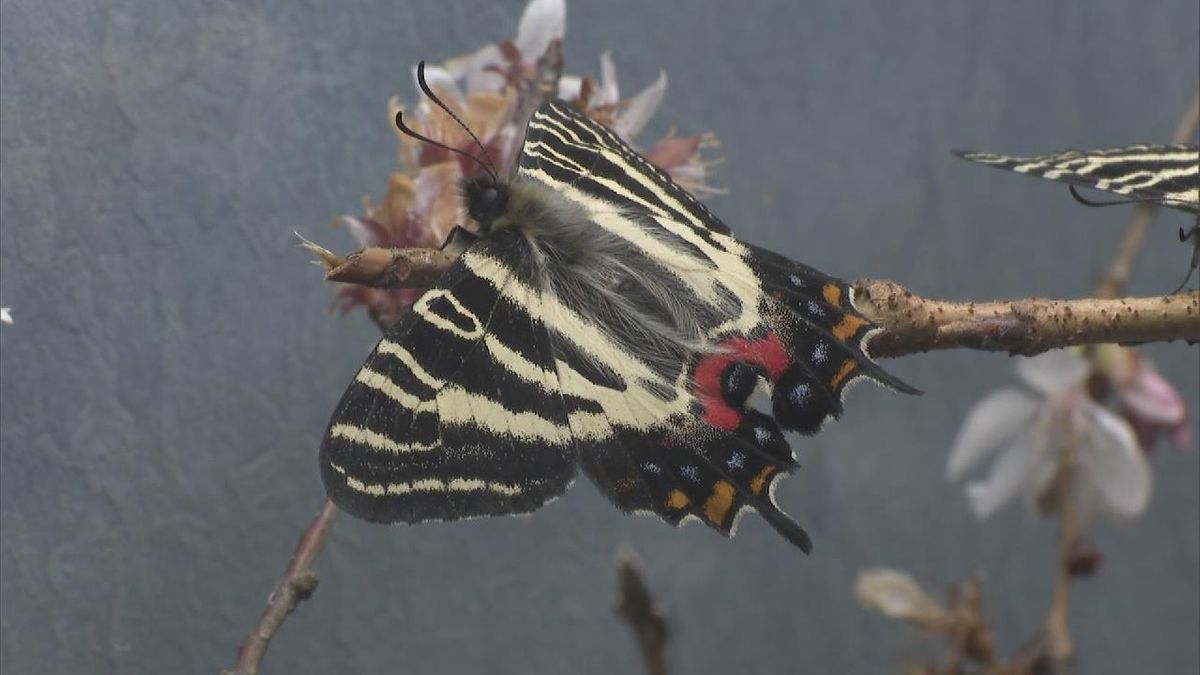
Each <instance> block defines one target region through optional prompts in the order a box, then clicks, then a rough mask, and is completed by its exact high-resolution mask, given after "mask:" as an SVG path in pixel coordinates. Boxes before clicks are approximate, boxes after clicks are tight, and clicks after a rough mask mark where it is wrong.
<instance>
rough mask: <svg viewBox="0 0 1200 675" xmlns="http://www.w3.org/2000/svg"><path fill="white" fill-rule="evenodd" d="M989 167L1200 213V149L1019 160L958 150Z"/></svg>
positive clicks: (1135, 148) (1142, 148)
mask: <svg viewBox="0 0 1200 675" xmlns="http://www.w3.org/2000/svg"><path fill="white" fill-rule="evenodd" d="M954 154H955V155H957V156H959V157H962V158H963V159H968V160H971V161H973V162H979V163H981V164H986V165H988V166H994V167H999V168H1002V169H1008V170H1010V171H1016V172H1017V173H1024V174H1029V175H1032V176H1040V177H1042V178H1048V179H1050V180H1055V181H1059V182H1062V183H1068V184H1070V185H1073V186H1078V187H1086V188H1091V189H1094V190H1101V191H1104V192H1109V193H1112V194H1115V195H1120V196H1121V197H1125V198H1127V199H1132V200H1138V201H1150V202H1155V203H1158V204H1161V205H1163V206H1167V207H1170V208H1175V209H1179V210H1181V211H1187V212H1189V213H1194V214H1200V148H1197V147H1196V146H1186V145H1131V146H1127V147H1122V148H1108V149H1104V150H1087V151H1079V150H1070V151H1067V152H1060V153H1056V154H1053V155H1036V156H1027V157H1017V156H1009V155H994V154H990V153H983V152H965V151H956V152H955V153H954Z"/></svg>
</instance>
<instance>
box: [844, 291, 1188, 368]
mask: <svg viewBox="0 0 1200 675" xmlns="http://www.w3.org/2000/svg"><path fill="white" fill-rule="evenodd" d="M855 289H856V291H857V297H856V299H857V300H858V306H859V309H860V310H862V312H863V314H864V315H866V317H867V318H868V319H870V320H871V321H873V322H875V323H877V324H879V325H880V326H881V327H882V328H883V329H884V330H883V333H882V334H880V335H879V336H878V337H876V338H875V339H874V341H872V343H871V353H872V354H874V355H875V356H879V357H893V356H903V355H905V354H912V353H915V352H925V351H931V350H935V349H981V350H985V351H1005V352H1010V353H1013V354H1024V355H1026V356H1028V355H1032V354H1038V353H1040V352H1044V351H1046V350H1048V349H1056V348H1060V347H1070V346H1074V345H1086V344H1097V343H1108V342H1122V343H1133V342H1161V341H1169V340H1180V339H1185V340H1197V339H1200V293H1197V292H1194V291H1191V292H1186V293H1178V294H1176V295H1167V296H1159V297H1149V298H1119V299H1114V300H1107V299H1099V298H1083V299H1078V300H1050V299H1045V298H1023V299H1020V300H1001V301H996V302H952V301H946V300H931V299H928V298H923V297H921V296H918V295H915V294H913V293H911V292H910V291H908V290H907V289H905V288H904V287H903V286H901V285H899V284H897V283H895V282H891V281H870V280H866V281H860V282H858V283H856V284H855Z"/></svg>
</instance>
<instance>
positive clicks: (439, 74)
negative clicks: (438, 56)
mask: <svg viewBox="0 0 1200 675" xmlns="http://www.w3.org/2000/svg"><path fill="white" fill-rule="evenodd" d="M412 76H413V85H414V86H416V84H417V69H416V68H415V67H414V68H413V69H412ZM425 83H426V84H428V85H429V88H430V89H432V90H434V91H435V92H440V93H442V94H445V95H446V96H451V97H453V98H455V99H457V100H459V101H463V100H465V99H464V98H463V94H462V90H461V89H459V88H458V83H457V82H455V81H454V76H453V75H451V74H450V71H448V70H446V69H445V68H442V67H441V66H429V65H427V66H425ZM421 100H422V101H424V100H425V99H424V96H422V97H421Z"/></svg>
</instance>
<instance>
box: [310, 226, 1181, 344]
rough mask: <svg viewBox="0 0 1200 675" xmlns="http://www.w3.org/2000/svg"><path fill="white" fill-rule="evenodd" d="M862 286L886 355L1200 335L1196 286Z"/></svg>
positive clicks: (429, 272)
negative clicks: (956, 293) (1015, 296)
mask: <svg viewBox="0 0 1200 675" xmlns="http://www.w3.org/2000/svg"><path fill="white" fill-rule="evenodd" d="M309 248H313V246H312V245H309ZM319 250H320V255H321V257H322V260H323V261H324V262H323V264H324V265H325V267H326V269H327V273H326V275H325V278H326V279H327V280H329V281H339V282H345V283H357V284H363V285H366V286H375V287H379V288H418V287H424V286H428V285H429V284H430V283H431V282H432V281H433V280H434V279H437V278H438V277H439V276H440V275H441V274H442V273H443V272H445V271H446V270H447V269H449V267H450V265H451V264H452V263H453V262H454V259H453V257H452V256H450V255H449V254H446V253H443V252H442V251H433V250H428V249H380V248H367V249H363V250H362V251H359V252H358V253H354V254H352V255H350V256H348V257H346V258H339V257H338V256H336V255H334V254H332V253H329V252H328V251H325V250H324V249H319ZM854 287H855V292H856V298H857V301H858V306H859V309H860V310H861V311H862V312H863V314H864V315H866V317H867V318H868V319H870V320H871V321H873V322H875V323H877V324H879V325H880V326H881V327H882V328H883V329H884V331H883V333H881V334H880V335H878V336H877V337H876V338H875V339H874V340H873V341H872V343H871V352H872V354H874V355H875V356H879V357H896V356H904V355H906V354H914V353H918V352H926V351H932V350H935V349H980V350H985V351H1006V352H1010V353H1013V354H1025V355H1031V354H1037V353H1040V352H1043V351H1046V350H1048V349H1055V348H1059V347H1069V346H1074V345H1085V344H1097V343H1106V342H1121V343H1136V342H1161V341H1167V340H1180V339H1185V340H1197V339H1200V294H1198V293H1196V292H1194V291H1189V292H1184V293H1178V294H1175V295H1167V296H1160V297H1149V298H1121V299H1115V300H1105V299H1099V298H1083V299H1077V300H1051V299H1045V298H1022V299H1019V300H1002V301H995V302H957V301H949V300H934V299H930V298H924V297H921V296H919V295H917V294H915V293H913V292H911V291H909V290H908V289H906V288H905V287H903V286H901V285H900V284H897V283H895V282H892V281H877V280H871V279H864V280H860V281H858V282H856V283H855V284H854Z"/></svg>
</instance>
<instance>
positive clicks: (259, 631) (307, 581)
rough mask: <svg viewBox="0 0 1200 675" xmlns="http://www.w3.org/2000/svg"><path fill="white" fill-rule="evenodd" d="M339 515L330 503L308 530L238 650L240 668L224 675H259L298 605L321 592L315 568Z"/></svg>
mask: <svg viewBox="0 0 1200 675" xmlns="http://www.w3.org/2000/svg"><path fill="white" fill-rule="evenodd" d="M336 515H337V507H336V506H334V505H333V502H331V501H329V500H328V499H326V500H325V504H324V506H322V507H321V510H320V511H319V512H317V515H316V517H314V518H313V520H312V522H311V523H309V525H308V529H306V530H304V534H302V535H300V542H299V543H298V544H297V545H296V552H295V553H293V554H292V561H291V562H290V563H288V566H287V569H286V570H284V572H283V578H282V579H280V580H279V583H278V584H277V585H276V586H275V590H274V591H271V595H270V596H268V597H267V608H266V609H265V610H263V613H262V616H261V617H260V618H259V619H258V624H257V625H255V626H254V630H252V631H250V634H249V635H247V636H246V640H245V641H244V642H242V646H241V648H240V649H239V650H238V659H237V665H235V666H234V667H233V670H223V671H221V672H222V675H255V673H257V672H258V664H259V662H261V661H262V657H263V655H264V654H266V653H267V646H269V645H270V644H271V638H272V637H273V636H274V635H275V631H277V630H279V627H280V626H281V625H283V621H284V619H286V618H287V616H288V614H291V613H292V610H294V609H296V605H299V604H300V603H301V602H302V601H304V600H307V599H308V597H309V596H310V595H312V594H313V591H315V590H316V589H317V575H316V574H315V573H313V571H312V569H311V565H312V562H313V560H314V559H316V557H317V554H318V553H320V552H321V548H322V547H324V546H325V539H326V537H328V535H329V528H330V527H331V526H332V525H333V517H334V516H336Z"/></svg>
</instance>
